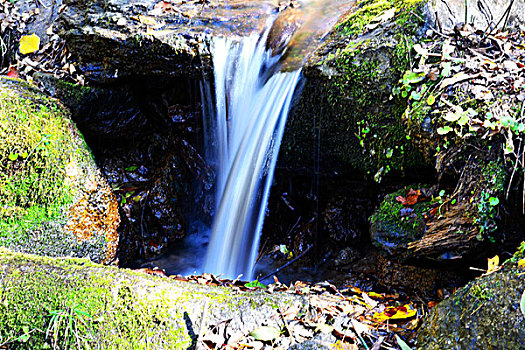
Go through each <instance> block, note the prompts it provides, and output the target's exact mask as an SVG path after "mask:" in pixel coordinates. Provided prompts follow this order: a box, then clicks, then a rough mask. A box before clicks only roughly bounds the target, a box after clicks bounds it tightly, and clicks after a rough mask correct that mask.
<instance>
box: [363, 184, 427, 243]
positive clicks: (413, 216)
mask: <svg viewBox="0 0 525 350" xmlns="http://www.w3.org/2000/svg"><path fill="white" fill-rule="evenodd" d="M410 188H412V187H408V188H407V189H401V190H399V191H397V192H394V193H392V194H389V195H387V196H386V197H385V199H384V200H383V201H382V202H381V205H380V207H379V209H378V210H377V211H376V212H375V213H374V215H372V217H371V218H370V221H371V222H372V224H373V225H376V227H377V230H378V231H385V232H389V233H390V234H392V233H395V235H394V236H396V238H397V240H398V241H399V242H405V243H408V242H412V241H414V240H416V239H419V238H421V236H422V235H423V233H424V232H425V215H426V214H427V213H428V211H429V209H430V206H431V203H430V202H419V203H416V204H415V205H414V206H412V207H411V208H410V209H411V211H410V212H409V213H403V211H402V210H403V209H405V206H404V205H403V204H401V203H400V202H398V201H397V200H396V197H398V196H403V197H405V196H406V194H407V192H408V191H409V190H410ZM414 189H416V188H414Z"/></svg>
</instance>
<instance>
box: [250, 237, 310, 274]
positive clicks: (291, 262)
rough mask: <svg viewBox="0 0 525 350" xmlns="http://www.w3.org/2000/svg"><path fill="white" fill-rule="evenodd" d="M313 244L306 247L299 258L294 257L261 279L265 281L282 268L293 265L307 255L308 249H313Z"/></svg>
mask: <svg viewBox="0 0 525 350" xmlns="http://www.w3.org/2000/svg"><path fill="white" fill-rule="evenodd" d="M312 246H313V244H311V245H309V246H308V248H306V250H305V251H304V252H302V253H301V255H299V256H298V257H297V258H295V259H293V260H290V261H288V262H287V263H286V264H284V265H283V266H281V267H279V268H278V269H277V270H275V271H273V272H272V273H269V274H267V275H266V276H264V277H262V278H260V279H259V281H263V280H265V279H267V278H269V277H272V276H273V275H275V274H276V273H278V272H280V271H281V270H283V269H285V268H287V267H288V266H290V265H292V264H293V263H294V262H296V261H297V260H299V259H301V258H302V257H303V256H305V255H306V253H308V251H309V250H310V249H312Z"/></svg>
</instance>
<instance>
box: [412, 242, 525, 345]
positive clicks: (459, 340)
mask: <svg viewBox="0 0 525 350" xmlns="http://www.w3.org/2000/svg"><path fill="white" fill-rule="evenodd" d="M524 250H525V245H524V244H522V246H521V247H520V251H518V253H517V254H516V257H515V259H511V260H509V261H507V262H506V263H505V265H504V267H503V268H502V269H501V270H500V271H497V272H494V273H491V274H489V275H486V276H482V277H480V278H478V279H476V280H474V281H472V282H470V283H469V284H467V285H466V286H465V287H463V288H460V289H459V290H458V291H456V292H455V293H454V294H453V295H452V296H450V297H449V298H448V299H446V300H445V301H443V302H441V303H439V304H438V305H437V306H436V307H434V308H433V309H432V311H431V312H430V314H429V315H428V316H427V317H426V319H425V322H424V323H423V326H422V328H421V331H420V332H419V334H418V338H417V339H418V341H417V345H418V346H417V348H418V349H422V350H423V349H425V350H438V349H454V350H456V349H457V350H459V349H487V350H496V349H498V350H500V349H501V350H503V349H509V350H510V349H523V348H525V331H524V330H525V315H524V314H523V313H522V311H521V310H520V300H522V298H523V295H524V293H525V269H524V268H523V266H521V267H520V266H518V264H519V261H520V259H523V251H524Z"/></svg>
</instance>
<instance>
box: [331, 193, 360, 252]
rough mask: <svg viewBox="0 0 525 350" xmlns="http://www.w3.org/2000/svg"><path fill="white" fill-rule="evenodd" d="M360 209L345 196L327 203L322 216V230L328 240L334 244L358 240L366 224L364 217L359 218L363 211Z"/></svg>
mask: <svg viewBox="0 0 525 350" xmlns="http://www.w3.org/2000/svg"><path fill="white" fill-rule="evenodd" d="M354 201H355V199H354ZM362 209H363V208H357V207H356V205H354V204H352V203H351V202H350V200H348V199H346V198H337V199H335V200H334V201H332V202H330V203H328V205H327V206H326V209H325V210H324V212H323V215H322V218H323V230H324V231H325V232H326V234H327V235H328V236H329V238H330V240H331V241H333V242H334V243H336V244H349V243H351V242H355V241H357V240H359V239H360V238H361V236H362V233H363V232H364V230H363V228H364V227H365V225H366V218H359V216H360V214H362V213H363V210H362ZM360 219H361V220H360Z"/></svg>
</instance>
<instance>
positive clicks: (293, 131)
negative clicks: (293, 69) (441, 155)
mask: <svg viewBox="0 0 525 350" xmlns="http://www.w3.org/2000/svg"><path fill="white" fill-rule="evenodd" d="M418 4H420V1H394V2H388V1H382V0H366V1H358V2H357V3H356V5H355V6H354V11H353V12H351V13H350V14H349V15H347V16H346V17H345V18H344V19H343V20H342V21H341V22H340V23H339V24H338V25H337V26H336V27H335V28H334V29H333V30H332V32H331V33H330V34H329V36H328V37H327V39H326V40H325V43H324V44H323V45H322V46H321V47H320V48H319V49H317V51H316V52H315V53H314V54H313V55H312V57H310V59H309V60H308V62H307V63H306V65H305V67H304V69H303V72H304V76H305V78H306V79H305V80H306V82H305V85H304V87H303V89H302V95H301V97H300V98H299V99H298V101H297V103H296V105H295V106H294V107H293V108H292V111H291V114H290V117H289V120H288V125H287V133H285V135H284V139H283V145H282V148H281V156H280V157H281V158H280V159H281V164H283V163H284V164H285V165H286V166H287V167H291V168H304V167H307V168H308V167H309V166H311V164H314V162H313V159H312V158H313V157H317V156H314V155H316V154H317V153H319V154H318V157H319V159H320V161H322V162H323V164H324V165H325V166H324V167H323V168H328V169H330V171H331V172H333V171H336V172H344V171H349V170H358V171H360V172H361V173H364V174H365V175H367V177H368V178H374V179H375V180H376V181H381V178H382V177H383V176H384V175H385V174H387V173H389V172H395V173H398V174H402V173H404V171H405V170H406V169H407V168H414V167H416V168H421V167H426V166H428V164H427V163H426V161H425V160H424V159H423V158H422V157H421V156H420V154H419V151H418V150H417V148H416V147H414V146H413V145H412V143H411V140H410V139H408V138H407V137H406V130H405V126H404V122H403V120H402V114H403V111H404V110H405V107H406V104H405V103H404V102H403V101H399V100H395V99H392V98H391V91H392V89H393V87H394V86H395V84H396V83H397V81H398V80H399V78H400V76H401V75H402V73H403V72H404V71H405V70H406V69H407V68H408V66H409V55H410V54H409V52H410V50H411V48H412V45H413V43H414V42H416V41H417V40H418V37H419V35H420V33H419V32H420V30H421V27H422V25H423V23H424V22H423V21H422V20H421V19H420V16H419V15H418V11H419V7H418ZM385 13H387V14H389V16H388V17H384V18H385V20H381V17H382V16H384V15H385ZM378 18H379V22H374V21H377V20H378ZM373 22H374V23H373ZM315 145H319V148H318V149H317V150H316V149H315V147H317V146H315Z"/></svg>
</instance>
